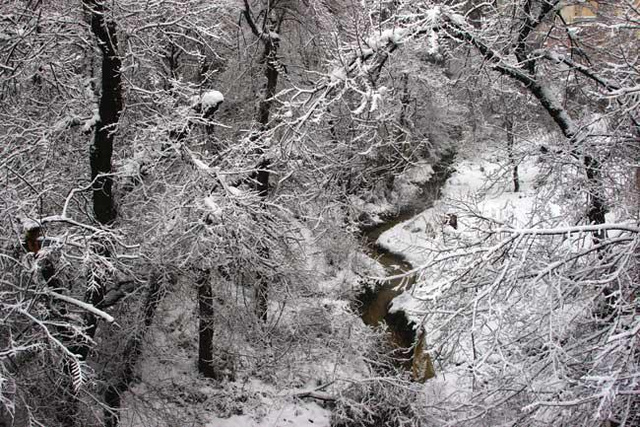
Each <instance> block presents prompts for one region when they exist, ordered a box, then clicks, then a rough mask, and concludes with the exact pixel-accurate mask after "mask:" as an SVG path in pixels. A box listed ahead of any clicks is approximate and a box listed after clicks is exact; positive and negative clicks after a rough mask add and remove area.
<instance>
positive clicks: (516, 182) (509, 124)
mask: <svg viewBox="0 0 640 427" xmlns="http://www.w3.org/2000/svg"><path fill="white" fill-rule="evenodd" d="M506 114H509V113H506ZM505 125H506V130H507V155H508V156H509V163H510V164H511V177H512V180H513V192H514V193H517V192H519V191H520V179H519V177H518V162H517V161H516V158H515V153H514V152H513V149H514V145H515V135H514V134H513V118H512V117H507V118H506V120H505Z"/></svg>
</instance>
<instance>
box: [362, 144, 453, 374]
mask: <svg viewBox="0 0 640 427" xmlns="http://www.w3.org/2000/svg"><path fill="white" fill-rule="evenodd" d="M452 161H453V154H452V155H450V156H446V157H445V158H443V160H442V161H441V162H440V164H439V165H437V166H436V167H434V176H433V178H432V179H431V180H430V181H428V182H427V183H425V184H424V185H423V186H422V192H421V194H420V196H419V198H418V199H417V200H415V201H413V203H412V204H411V205H410V206H407V207H406V208H404V209H403V210H402V211H401V212H400V213H399V214H398V215H394V216H392V217H389V218H388V219H387V220H386V221H385V222H383V223H382V224H379V225H375V226H371V227H363V228H362V235H363V240H364V242H363V243H364V246H365V251H366V252H367V254H368V255H369V256H371V257H372V258H374V259H375V260H377V261H378V262H379V263H380V264H381V265H382V266H383V267H384V268H385V270H386V273H387V275H388V276H391V275H397V274H400V273H404V272H406V271H408V270H410V269H411V268H412V266H411V264H409V262H407V261H406V260H405V259H404V258H403V257H402V255H399V254H394V253H391V252H389V251H387V250H386V249H384V248H382V247H380V246H378V244H377V243H376V241H377V240H378V237H380V235H381V234H382V233H384V232H385V231H387V230H389V229H391V228H393V227H394V226H396V225H397V224H400V223H402V222H404V221H407V220H410V219H411V218H413V217H414V216H416V215H417V214H419V213H420V212H422V211H423V210H425V209H428V208H429V207H431V206H433V203H434V201H436V200H437V199H438V197H439V195H440V189H441V188H442V186H443V185H444V183H445V181H446V180H447V178H448V177H449V175H450V173H451V171H450V169H449V166H450V165H451V163H452ZM413 283H414V278H413V277H409V278H404V279H395V280H390V281H386V282H383V283H374V284H370V285H369V286H367V287H365V289H364V291H363V292H362V293H361V294H360V295H358V296H357V297H356V305H357V308H358V312H359V313H360V317H361V318H362V320H363V322H364V323H365V324H366V325H369V326H372V327H376V326H379V325H380V324H381V323H382V322H383V321H384V322H385V323H386V324H387V327H388V331H389V340H390V343H391V346H392V347H393V348H395V349H396V350H395V351H394V357H395V358H397V359H399V360H398V361H399V362H400V363H399V364H400V365H403V366H405V367H406V368H410V367H411V361H410V360H409V359H410V358H411V353H410V352H411V347H412V346H413V345H414V341H415V339H416V331H415V328H414V326H415V325H414V324H413V323H412V322H410V321H409V319H407V317H406V316H405V314H404V312H402V311H396V312H393V313H390V312H389V307H390V305H391V301H392V300H393V299H394V298H395V297H396V296H398V295H399V294H401V293H402V292H403V290H404V289H408V288H409V287H410V286H411V285H413Z"/></svg>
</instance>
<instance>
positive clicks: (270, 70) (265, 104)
mask: <svg viewBox="0 0 640 427" xmlns="http://www.w3.org/2000/svg"><path fill="white" fill-rule="evenodd" d="M244 6H245V8H244V11H243V14H244V17H245V19H246V20H247V23H248V24H249V27H250V28H251V32H252V33H253V34H254V36H256V37H258V38H259V39H260V40H261V41H262V43H263V44H264V52H263V54H262V62H263V63H264V65H265V70H264V75H265V77H266V80H267V81H266V83H265V90H264V97H263V98H262V99H261V100H260V104H259V106H258V115H257V117H256V119H257V122H258V124H259V127H258V133H256V134H254V136H253V137H252V141H256V140H257V139H258V138H260V136H261V133H262V132H264V131H265V130H266V129H267V127H268V125H269V118H270V115H271V106H272V104H273V97H274V96H275V95H276V89H277V86H278V76H279V74H280V71H279V70H280V68H281V65H280V64H278V48H279V46H280V45H279V40H278V38H277V37H272V35H271V33H270V32H268V33H264V32H263V31H260V30H259V29H258V27H257V26H256V23H255V21H254V20H253V16H252V14H251V8H250V7H249V2H248V1H247V0H245V2H244ZM268 15H269V12H268V11H267V12H266V14H265V18H264V19H265V20H267V19H268ZM283 20H284V11H283V12H281V13H280V15H279V16H278V18H277V22H276V25H275V29H276V31H280V27H281V25H282V22H283ZM265 22H266V21H265ZM263 153H264V148H263V147H259V148H258V154H263ZM270 166H271V163H270V161H269V160H268V159H263V160H261V161H260V164H258V167H257V170H256V172H255V173H254V174H253V176H252V177H251V178H252V181H253V182H254V188H255V190H256V191H257V192H258V195H259V196H260V197H261V198H262V199H266V198H267V196H268V195H269V167H270ZM258 251H259V254H260V256H261V257H263V258H268V257H269V248H268V247H266V246H262V247H261V248H259V249H258ZM255 298H256V303H255V304H256V306H255V312H256V316H257V317H258V318H259V319H260V320H262V321H263V322H265V323H266V321H267V308H268V302H269V282H268V281H267V280H266V278H264V277H262V276H259V277H258V283H257V284H256V288H255Z"/></svg>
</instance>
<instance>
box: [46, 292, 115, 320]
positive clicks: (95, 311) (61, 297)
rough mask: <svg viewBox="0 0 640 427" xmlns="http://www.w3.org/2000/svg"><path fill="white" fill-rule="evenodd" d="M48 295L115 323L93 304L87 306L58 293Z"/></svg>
mask: <svg viewBox="0 0 640 427" xmlns="http://www.w3.org/2000/svg"><path fill="white" fill-rule="evenodd" d="M46 294H47V295H49V296H52V297H54V298H56V299H59V300H60V301H64V302H67V303H69V304H73V305H75V306H76V307H80V308H81V309H83V310H85V311H88V312H89V313H92V314H95V315H96V316H98V317H101V318H103V319H104V320H106V321H107V322H108V323H114V322H115V319H114V318H113V317H112V316H111V315H109V314H108V313H105V312H104V311H102V310H100V309H98V308H96V307H94V306H93V305H91V304H87V303H86V302H83V301H80V300H78V299H75V298H72V297H69V296H66V295H62V294H59V293H57V292H53V291H47V292H46Z"/></svg>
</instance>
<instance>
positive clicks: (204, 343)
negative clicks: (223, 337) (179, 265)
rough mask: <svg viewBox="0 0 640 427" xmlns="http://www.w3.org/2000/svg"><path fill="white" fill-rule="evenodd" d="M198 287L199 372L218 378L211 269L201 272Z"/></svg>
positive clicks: (207, 376)
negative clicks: (214, 342)
mask: <svg viewBox="0 0 640 427" xmlns="http://www.w3.org/2000/svg"><path fill="white" fill-rule="evenodd" d="M196 286H197V289H198V372H200V373H201V374H202V375H204V376H205V377H206V378H217V377H218V376H217V373H216V369H215V367H214V366H213V314H214V313H213V293H212V291H211V283H210V282H209V270H203V271H202V272H200V276H199V277H198V279H197V281H196Z"/></svg>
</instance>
